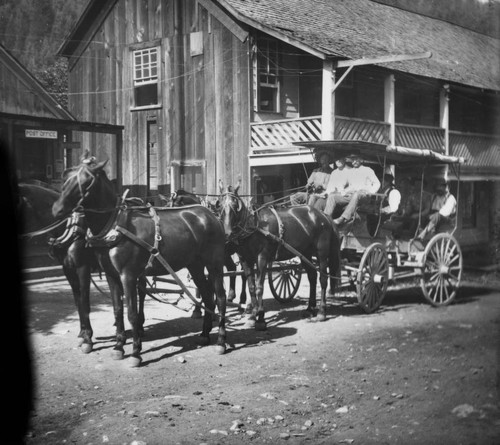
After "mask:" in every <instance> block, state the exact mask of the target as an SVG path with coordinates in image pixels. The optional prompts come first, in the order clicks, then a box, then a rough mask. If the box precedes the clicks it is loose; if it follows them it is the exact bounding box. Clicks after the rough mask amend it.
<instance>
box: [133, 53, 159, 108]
mask: <svg viewBox="0 0 500 445" xmlns="http://www.w3.org/2000/svg"><path fill="white" fill-rule="evenodd" d="M133 64H134V106H135V107H136V108H137V107H150V106H155V105H159V99H158V98H159V96H160V95H159V88H158V85H159V71H160V70H159V67H160V63H159V50H158V48H157V47H154V48H144V49H139V50H136V51H133Z"/></svg>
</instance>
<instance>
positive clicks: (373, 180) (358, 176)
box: [345, 165, 380, 193]
mask: <svg viewBox="0 0 500 445" xmlns="http://www.w3.org/2000/svg"><path fill="white" fill-rule="evenodd" d="M347 182H348V184H347V187H346V189H345V192H346V193H352V192H356V191H360V190H364V191H366V192H368V193H377V191H378V189H379V188H380V181H379V179H378V178H377V175H376V174H375V172H374V171H373V170H372V169H371V168H370V167H367V166H366V165H360V166H359V167H358V168H351V169H350V170H348V178H347Z"/></svg>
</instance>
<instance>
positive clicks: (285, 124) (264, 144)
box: [250, 116, 321, 150]
mask: <svg viewBox="0 0 500 445" xmlns="http://www.w3.org/2000/svg"><path fill="white" fill-rule="evenodd" d="M250 135H251V147H252V150H260V149H266V148H275V149H276V148H280V147H290V146H292V143H293V142H305V141H318V140H320V139H321V116H312V117H306V118H298V119H283V120H273V121H266V122H255V123H252V124H250Z"/></svg>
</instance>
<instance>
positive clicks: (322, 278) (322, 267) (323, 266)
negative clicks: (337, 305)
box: [316, 257, 328, 321]
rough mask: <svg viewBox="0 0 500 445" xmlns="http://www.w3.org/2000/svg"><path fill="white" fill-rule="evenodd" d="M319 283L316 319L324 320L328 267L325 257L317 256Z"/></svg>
mask: <svg viewBox="0 0 500 445" xmlns="http://www.w3.org/2000/svg"><path fill="white" fill-rule="evenodd" d="M319 271H320V275H319V283H320V285H321V299H320V301H319V311H318V316H317V317H316V318H317V320H318V321H325V320H326V288H327V287H328V267H327V258H322V257H320V258H319Z"/></svg>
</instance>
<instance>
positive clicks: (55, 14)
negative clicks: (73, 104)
mask: <svg viewBox="0 0 500 445" xmlns="http://www.w3.org/2000/svg"><path fill="white" fill-rule="evenodd" d="M87 3H88V0H0V43H2V45H3V46H5V47H6V48H7V49H8V50H9V51H10V52H11V53H12V54H13V55H14V56H15V57H16V58H17V59H18V60H19V61H20V62H21V63H22V64H23V65H24V66H25V67H26V68H27V69H28V70H29V71H30V72H31V73H32V74H33V75H34V76H35V77H36V78H37V79H38V80H39V81H40V83H41V84H42V85H43V86H44V87H45V88H46V89H47V91H48V92H49V93H51V94H53V95H54V97H55V98H56V99H57V100H59V102H60V103H61V104H63V105H66V104H67V79H68V75H67V62H66V59H65V58H60V57H57V56H56V54H57V51H58V49H59V48H60V46H61V45H62V44H63V42H64V39H65V37H66V35H67V34H68V33H69V32H70V31H71V29H72V27H73V26H74V24H75V23H76V21H77V20H78V18H79V17H80V14H81V13H82V11H83V9H84V8H85V6H86V5H87Z"/></svg>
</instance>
